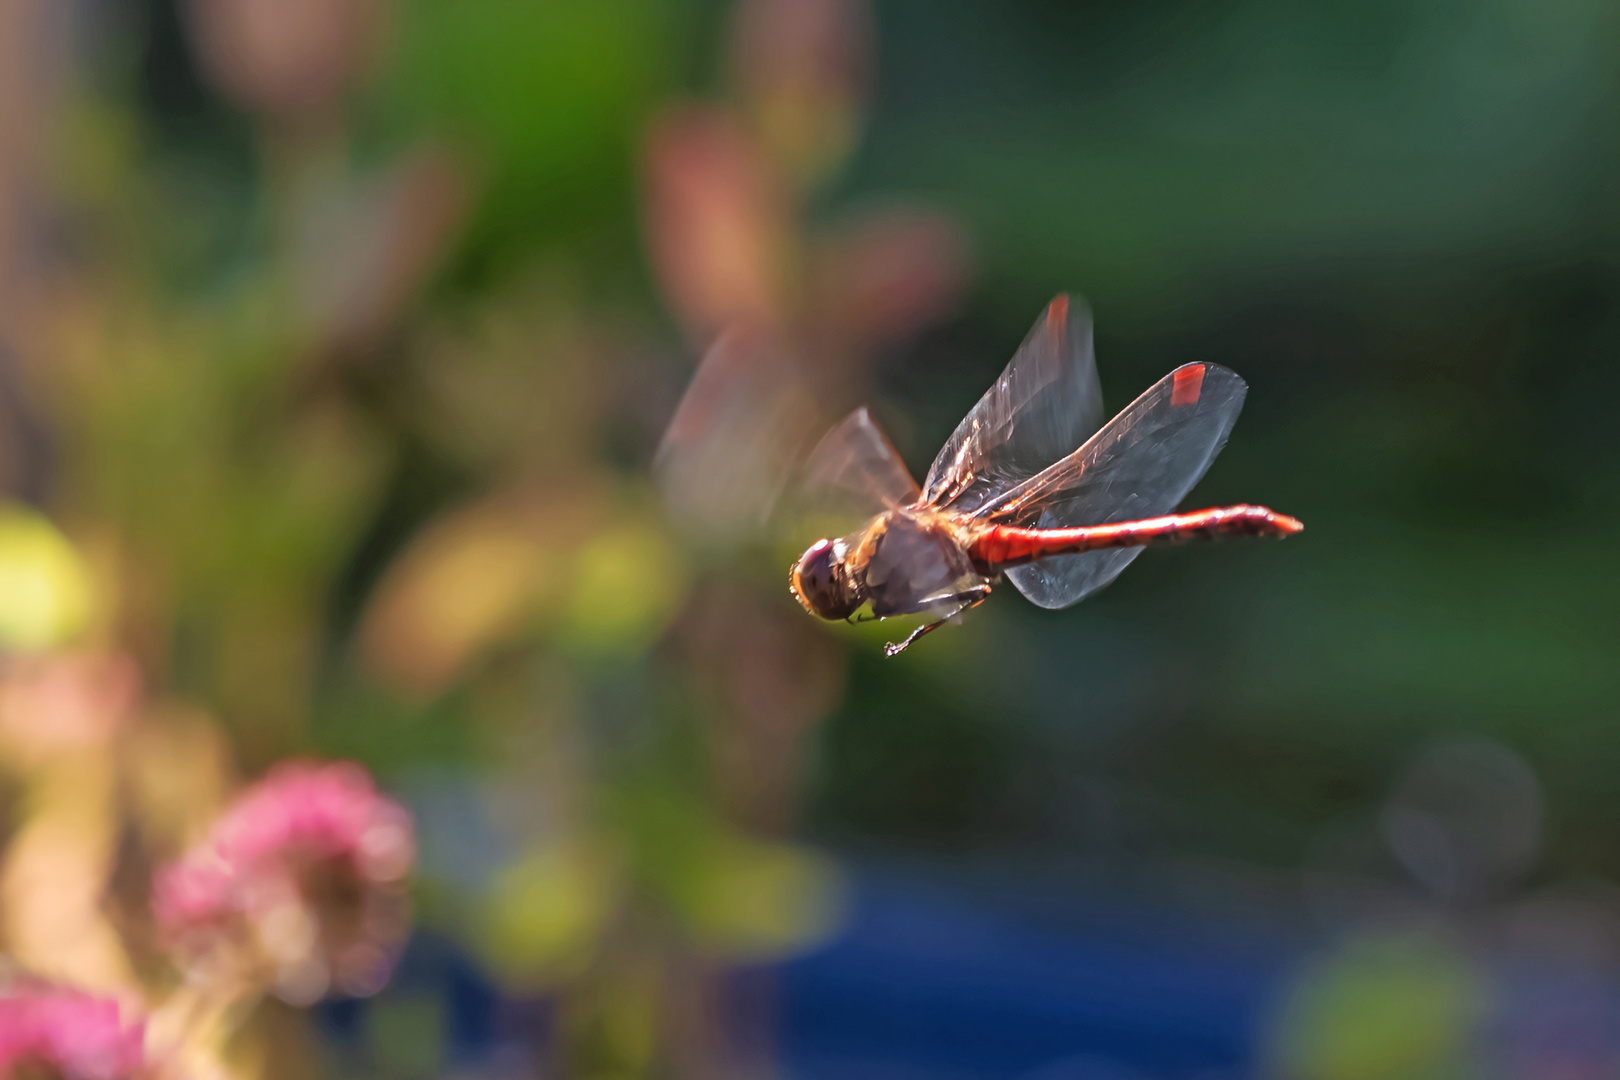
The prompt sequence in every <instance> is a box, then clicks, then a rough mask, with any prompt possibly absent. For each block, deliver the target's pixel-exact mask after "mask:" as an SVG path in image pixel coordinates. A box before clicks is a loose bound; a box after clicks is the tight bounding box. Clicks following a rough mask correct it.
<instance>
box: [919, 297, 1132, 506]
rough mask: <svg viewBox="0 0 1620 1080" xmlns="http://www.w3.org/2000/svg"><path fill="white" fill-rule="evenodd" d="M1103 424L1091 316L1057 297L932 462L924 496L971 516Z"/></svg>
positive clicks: (1073, 302) (1082, 307)
mask: <svg viewBox="0 0 1620 1080" xmlns="http://www.w3.org/2000/svg"><path fill="white" fill-rule="evenodd" d="M1102 420H1103V415H1102V389H1101V387H1100V386H1099V384H1098V382H1097V361H1096V358H1095V357H1094V356H1093V355H1092V350H1091V313H1090V312H1089V311H1087V310H1086V306H1085V304H1084V302H1082V301H1080V300H1078V299H1070V298H1069V297H1067V296H1059V297H1058V298H1057V299H1055V300H1053V301H1052V302H1051V303H1050V304H1048V305H1047V307H1046V311H1045V313H1044V314H1043V315H1042V316H1041V317H1040V319H1038V320H1037V321H1036V323H1035V326H1034V328H1033V329H1031V330H1030V332H1029V334H1028V336H1026V337H1025V338H1024V343H1023V344H1022V345H1020V346H1019V347H1018V352H1017V353H1015V354H1014V355H1013V358H1012V362H1011V363H1010V364H1008V365H1007V370H1006V371H1003V372H1002V373H1001V378H999V379H997V380H996V382H995V385H994V386H992V387H990V389H989V390H987V391H985V395H984V397H982V398H980V399H979V403H978V404H977V405H975V406H974V407H973V411H972V412H970V413H968V414H967V416H965V417H963V419H962V422H961V423H960V424H958V425H957V428H956V430H955V431H954V432H952V433H951V437H950V439H949V440H947V441H946V443H945V445H944V447H942V448H941V449H940V451H939V456H938V457H936V458H934V464H933V465H932V466H931V467H930V468H929V470H928V477H927V479H925V480H924V481H923V496H924V499H925V500H926V501H927V502H929V503H932V504H934V505H936V506H940V507H949V508H950V509H953V510H957V511H959V512H962V513H972V512H974V511H976V510H978V509H980V508H981V507H983V506H985V505H987V504H988V503H990V502H992V501H994V500H995V499H996V498H997V496H999V495H1000V494H1001V493H1002V492H1005V491H1007V490H1008V489H1009V488H1012V487H1015V486H1016V485H1018V484H1019V483H1021V482H1023V481H1024V480H1027V479H1028V478H1030V477H1032V476H1034V475H1035V474H1036V473H1038V472H1040V471H1041V470H1042V469H1044V468H1046V467H1047V466H1048V465H1051V464H1052V463H1053V462H1055V461H1057V460H1058V459H1060V458H1062V457H1063V456H1064V455H1065V454H1068V453H1070V452H1071V451H1073V450H1074V448H1075V447H1077V446H1079V445H1080V444H1081V443H1083V442H1085V441H1086V439H1087V438H1089V437H1090V436H1091V434H1092V433H1093V432H1095V431H1096V430H1097V427H1098V425H1100V424H1101V423H1102Z"/></svg>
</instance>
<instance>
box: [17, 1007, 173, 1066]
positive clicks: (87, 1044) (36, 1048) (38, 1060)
mask: <svg viewBox="0 0 1620 1080" xmlns="http://www.w3.org/2000/svg"><path fill="white" fill-rule="evenodd" d="M145 1036H146V1030H145V1023H144V1021H140V1020H135V1021H130V1022H126V1021H125V1020H124V1018H123V1016H122V1015H121V1014H120V1010H119V1006H118V1003H117V1002H116V1001H112V1000H110V999H108V998H97V997H91V996H90V995H89V994H83V993H79V992H77V991H72V990H63V989H55V988H41V989H34V990H27V991H23V992H18V993H13V994H10V995H8V996H4V997H0V1076H4V1077H6V1078H8V1080H9V1078H11V1077H13V1076H15V1075H16V1073H17V1071H18V1069H19V1068H24V1067H28V1066H33V1067H35V1068H43V1069H46V1070H50V1071H53V1072H56V1073H59V1074H61V1075H62V1076H63V1077H66V1078H68V1080H122V1078H126V1077H132V1076H134V1075H135V1074H136V1073H137V1072H138V1071H139V1070H140V1069H141V1066H142V1065H143V1064H144V1062H145V1055H144V1052H143V1049H142V1047H143V1043H144V1040H145Z"/></svg>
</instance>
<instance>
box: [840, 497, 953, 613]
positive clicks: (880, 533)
mask: <svg viewBox="0 0 1620 1080" xmlns="http://www.w3.org/2000/svg"><path fill="white" fill-rule="evenodd" d="M851 562H853V563H855V564H856V576H858V577H859V579H860V583H861V591H862V592H863V593H864V594H865V595H866V597H867V598H869V599H870V600H871V601H872V614H874V615H877V616H879V617H880V618H887V617H889V616H891V615H909V614H912V613H914V612H918V611H925V610H928V609H929V608H931V607H933V606H935V605H937V604H940V603H942V602H949V601H950V600H951V599H952V598H954V597H955V596H957V595H958V594H959V593H961V592H962V591H963V590H964V589H968V588H972V587H973V586H975V585H977V584H979V583H980V579H979V577H978V575H977V574H976V573H975V571H974V568H973V561H972V560H971V559H970V558H969V557H968V554H967V552H966V551H964V550H963V548H962V545H961V543H960V542H959V541H958V539H957V536H956V534H955V532H954V531H953V530H952V528H951V527H950V526H949V525H948V524H947V523H946V521H945V520H944V518H943V515H939V514H930V513H926V512H924V513H912V512H909V511H906V510H896V511H892V512H890V513H887V514H884V515H882V516H881V517H879V518H877V519H876V521H875V522H874V523H873V525H872V527H871V528H869V529H868V531H867V534H866V536H865V538H863V540H862V542H861V544H860V547H859V549H858V551H857V553H856V557H855V558H853V559H852V560H851Z"/></svg>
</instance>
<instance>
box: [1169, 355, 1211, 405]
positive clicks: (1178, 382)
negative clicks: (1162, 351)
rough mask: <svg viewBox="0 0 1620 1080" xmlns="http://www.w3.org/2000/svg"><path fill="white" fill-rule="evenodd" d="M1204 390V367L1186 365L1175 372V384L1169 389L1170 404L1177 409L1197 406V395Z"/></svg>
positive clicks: (1201, 365) (1200, 365)
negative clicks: (1185, 406)
mask: <svg viewBox="0 0 1620 1080" xmlns="http://www.w3.org/2000/svg"><path fill="white" fill-rule="evenodd" d="M1203 389H1204V365H1203V364H1188V365H1187V366H1186V367H1184V368H1182V369H1181V370H1180V371H1178V372H1176V376H1175V382H1174V383H1172V384H1171V387H1170V404H1171V405H1173V406H1176V407H1177V408H1179V407H1181V406H1182V405H1196V404H1198V395H1199V393H1201V392H1202V391H1203Z"/></svg>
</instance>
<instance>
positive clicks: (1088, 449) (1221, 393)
mask: <svg viewBox="0 0 1620 1080" xmlns="http://www.w3.org/2000/svg"><path fill="white" fill-rule="evenodd" d="M1247 391H1248V387H1247V386H1246V385H1245V384H1244V382H1243V380H1242V379H1240V378H1238V376H1237V375H1236V373H1234V372H1232V371H1229V370H1227V369H1226V368H1223V367H1220V366H1218V365H1215V364H1187V365H1185V366H1183V367H1179V368H1177V369H1176V370H1175V371H1172V372H1171V373H1170V374H1168V375H1166V376H1165V377H1164V378H1162V379H1160V380H1159V381H1158V382H1157V383H1155V384H1154V385H1153V387H1152V388H1151V389H1149V390H1148V392H1147V393H1145V394H1143V395H1142V396H1141V397H1139V398H1137V399H1136V400H1135V401H1133V402H1131V404H1130V406H1129V407H1128V408H1126V409H1125V411H1124V412H1122V413H1120V414H1119V415H1118V416H1116V417H1114V418H1113V419H1112V420H1110V421H1109V422H1108V425H1107V426H1106V427H1104V428H1103V429H1102V430H1101V431H1099V432H1097V434H1095V435H1093V436H1092V437H1091V438H1090V439H1089V440H1088V441H1087V442H1086V444H1085V445H1084V446H1082V447H1081V448H1080V449H1078V450H1076V451H1075V452H1074V453H1073V454H1071V455H1069V456H1068V457H1066V458H1064V459H1063V460H1062V461H1059V462H1058V463H1057V464H1055V465H1053V466H1052V467H1051V468H1049V469H1047V470H1046V471H1045V472H1042V473H1041V474H1039V475H1038V476H1034V477H1032V478H1030V479H1029V480H1027V481H1025V482H1024V483H1022V484H1020V485H1019V486H1018V487H1017V488H1014V489H1013V490H1011V491H1009V492H1007V493H1006V495H1004V496H1003V497H1002V498H1000V499H998V500H997V501H996V503H995V504H994V505H993V506H987V507H985V508H984V509H983V510H981V511H980V514H979V516H980V517H981V518H984V519H986V520H990V521H996V522H1004V523H1008V524H1017V525H1023V526H1029V527H1035V528H1043V529H1050V528H1068V527H1072V526H1079V525H1106V524H1109V523H1111V522H1115V521H1134V520H1136V519H1138V518H1148V517H1157V516H1158V515H1160V514H1168V513H1170V512H1171V511H1172V510H1174V509H1175V508H1176V505H1177V504H1178V503H1180V502H1181V500H1182V499H1184V498H1186V497H1187V493H1188V492H1189V491H1191V490H1192V489H1193V485H1195V484H1197V483H1198V481H1199V480H1200V479H1202V478H1203V475H1204V473H1205V472H1207V471H1208V470H1209V466H1210V464H1211V463H1212V462H1213V461H1214V460H1215V455H1216V454H1219V453H1220V452H1221V447H1223V446H1225V445H1226V437H1227V436H1228V435H1230V434H1231V432H1232V425H1233V424H1234V423H1236V422H1237V417H1238V412H1239V411H1240V410H1241V409H1242V408H1243V396H1244V394H1245V393H1247ZM1141 550H1142V549H1141V548H1121V549H1117V550H1113V551H1092V552H1086V553H1085V554H1082V555H1060V556H1057V557H1056V558H1051V559H1042V560H1040V561H1038V562H1033V563H1029V564H1027V565H1025V566H1019V567H1015V568H1013V569H1011V570H1009V571H1007V576H1008V577H1009V578H1011V579H1012V583H1013V584H1014V585H1016V586H1018V591H1019V592H1021V593H1023V594H1024V595H1025V596H1027V597H1029V599H1030V600H1031V601H1033V602H1034V603H1036V604H1039V605H1040V606H1041V607H1044V608H1061V607H1068V606H1069V605H1070V604H1073V603H1075V602H1076V601H1078V600H1080V599H1081V598H1083V597H1084V596H1086V595H1087V594H1088V593H1092V592H1095V591H1096V590H1098V589H1100V588H1102V587H1103V586H1104V585H1106V584H1108V583H1109V582H1110V581H1112V580H1114V578H1116V577H1118V576H1119V572H1120V571H1121V570H1124V569H1125V567H1126V566H1127V565H1129V563H1130V561H1131V560H1132V559H1134V558H1136V556H1137V555H1138V554H1140V553H1141Z"/></svg>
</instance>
